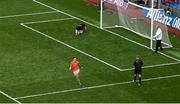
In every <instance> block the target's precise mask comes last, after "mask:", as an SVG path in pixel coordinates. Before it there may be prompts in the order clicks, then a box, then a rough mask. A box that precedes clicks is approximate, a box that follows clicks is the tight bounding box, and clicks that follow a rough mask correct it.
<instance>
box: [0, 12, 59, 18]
mask: <svg viewBox="0 0 180 104" xmlns="http://www.w3.org/2000/svg"><path fill="white" fill-rule="evenodd" d="M50 13H58V12H57V11H49V12H39V13H27V14H18V15H9V16H0V19H3V18H12V17H22V16H32V15H40V14H50Z"/></svg>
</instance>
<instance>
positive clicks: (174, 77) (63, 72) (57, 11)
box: [0, 0, 180, 103]
mask: <svg viewBox="0 0 180 104" xmlns="http://www.w3.org/2000/svg"><path fill="white" fill-rule="evenodd" d="M82 21H84V22H86V24H87V31H86V32H85V33H84V34H83V35H82V36H79V37H77V36H75V35H74V28H75V25H76V24H78V23H81V22H82ZM98 25H99V12H98V11H97V8H96V7H95V6H92V5H90V4H87V3H86V2H85V1H83V0H37V1H33V0H1V1H0V56H1V58H0V60H1V61H0V103H86V102H87V103H152V102H158V103H163V102H170V103H175V102H180V100H179V99H180V96H179V95H180V91H179V88H180V84H179V81H180V70H179V69H180V64H179V63H180V61H179V60H180V51H179V50H180V41H179V38H178V37H173V36H171V35H170V39H171V41H172V44H173V46H174V47H173V48H170V49H165V50H164V51H163V53H162V54H153V52H152V50H149V49H147V48H145V47H142V46H141V45H145V46H148V44H149V40H147V39H144V38H142V37H139V36H137V35H136V34H134V33H132V32H130V31H127V30H124V29H121V28H115V29H108V30H101V29H99V28H98ZM138 43H140V45H138ZM136 55H140V56H141V57H142V59H143V61H144V69H143V76H142V79H143V82H142V86H137V85H136V84H134V83H132V78H133V71H132V68H133V66H132V63H133V61H134V59H135V56H136ZM74 56H75V57H77V58H78V60H79V61H80V62H81V64H82V67H83V68H82V70H81V73H80V77H81V79H82V82H83V84H84V87H83V88H79V87H78V85H77V83H76V82H75V79H74V76H73V74H72V72H71V71H69V70H68V68H69V63H70V61H71V59H72V57H74Z"/></svg>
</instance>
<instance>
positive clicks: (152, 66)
mask: <svg viewBox="0 0 180 104" xmlns="http://www.w3.org/2000/svg"><path fill="white" fill-rule="evenodd" d="M176 64H180V62H173V63H166V64H157V65H147V66H143V67H142V68H143V69H147V68H154V67H161V66H169V65H176ZM133 69H134V68H127V69H121V71H129V70H133Z"/></svg>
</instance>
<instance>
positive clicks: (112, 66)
mask: <svg viewBox="0 0 180 104" xmlns="http://www.w3.org/2000/svg"><path fill="white" fill-rule="evenodd" d="M21 25H22V26H24V27H26V28H28V29H30V30H32V31H34V32H37V33H39V34H41V35H43V36H45V37H47V38H49V39H51V40H54V41H56V42H58V43H60V44H62V45H64V46H66V47H69V48H71V49H73V50H75V51H77V52H79V53H82V54H84V55H86V56H88V57H91V58H93V59H95V60H97V61H99V62H101V63H103V64H105V65H107V66H110V67H111V68H114V69H117V70H119V71H121V69H120V68H118V67H116V66H114V65H111V64H109V63H107V62H105V61H103V60H101V59H98V58H96V57H94V56H92V55H90V54H88V53H85V52H83V51H81V50H79V49H77V48H75V47H72V46H70V45H68V44H66V43H64V42H62V41H60V40H57V39H55V38H53V37H51V36H49V35H47V34H45V33H42V32H40V31H38V30H36V29H33V28H31V27H29V26H27V25H25V24H23V23H21Z"/></svg>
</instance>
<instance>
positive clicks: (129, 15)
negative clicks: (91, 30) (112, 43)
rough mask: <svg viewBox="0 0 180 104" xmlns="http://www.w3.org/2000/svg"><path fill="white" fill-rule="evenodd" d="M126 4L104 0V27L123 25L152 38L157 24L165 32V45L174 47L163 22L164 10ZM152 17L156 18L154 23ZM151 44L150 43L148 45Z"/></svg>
mask: <svg viewBox="0 0 180 104" xmlns="http://www.w3.org/2000/svg"><path fill="white" fill-rule="evenodd" d="M120 1H122V0H120ZM123 1H124V0H123ZM124 4H125V5H123V4H121V2H116V3H115V2H112V0H104V1H103V11H102V27H103V28H113V27H123V28H126V29H128V30H130V31H132V32H134V33H136V34H138V35H140V36H142V37H144V38H147V39H152V38H151V32H152V31H151V29H152V30H153V35H155V32H156V28H155V27H156V25H159V26H160V28H161V30H162V32H163V39H162V43H163V44H162V45H163V47H172V44H171V42H170V40H169V36H168V32H167V27H166V25H164V24H163V21H165V19H164V11H163V10H161V9H153V11H152V10H151V9H150V8H147V7H142V6H139V5H137V4H133V3H130V2H129V3H127V2H125V3H124ZM152 18H153V20H154V21H153V24H152V22H151V19H152ZM151 25H152V27H153V28H152V27H151ZM142 44H143V43H142ZM149 46H150V45H148V47H149ZM154 47H155V41H154V40H153V48H154Z"/></svg>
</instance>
